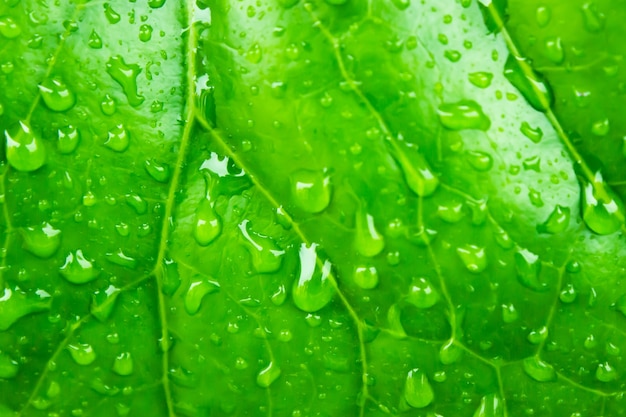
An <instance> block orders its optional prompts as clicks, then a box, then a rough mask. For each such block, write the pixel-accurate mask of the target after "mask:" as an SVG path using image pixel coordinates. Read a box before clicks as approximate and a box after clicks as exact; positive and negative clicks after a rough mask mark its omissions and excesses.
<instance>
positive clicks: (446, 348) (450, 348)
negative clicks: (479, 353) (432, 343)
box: [439, 339, 463, 365]
mask: <svg viewBox="0 0 626 417" xmlns="http://www.w3.org/2000/svg"><path fill="white" fill-rule="evenodd" d="M462 354H463V351H462V350H461V348H460V347H458V346H457V345H456V343H454V339H450V340H448V341H447V342H446V343H445V344H443V345H442V346H441V349H439V360H440V361H441V363H443V364H444V365H452V364H453V363H455V362H457V361H458V360H459V359H461V355H462Z"/></svg>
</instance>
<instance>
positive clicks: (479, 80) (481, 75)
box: [468, 72, 493, 88]
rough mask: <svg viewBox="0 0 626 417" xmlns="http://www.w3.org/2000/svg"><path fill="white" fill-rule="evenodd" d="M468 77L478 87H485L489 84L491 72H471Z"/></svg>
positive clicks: (491, 77) (491, 78)
mask: <svg viewBox="0 0 626 417" xmlns="http://www.w3.org/2000/svg"><path fill="white" fill-rule="evenodd" d="M468 79H469V82H470V83H472V84H473V85H475V86H476V87H478V88H487V87H489V86H490V85H491V81H492V80H493V74H492V73H490V72H472V73H471V74H469V75H468Z"/></svg>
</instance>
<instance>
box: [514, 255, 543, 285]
mask: <svg viewBox="0 0 626 417" xmlns="http://www.w3.org/2000/svg"><path fill="white" fill-rule="evenodd" d="M514 258H515V269H516V272H517V279H518V281H519V282H520V284H522V285H523V286H524V287H526V288H528V289H531V290H534V291H545V290H546V289H547V287H548V286H547V285H546V284H545V283H543V282H540V281H539V273H540V272H541V261H540V260H539V256H537V255H536V254H534V253H532V252H531V251H529V250H527V249H521V250H519V251H518V252H516V253H515V255H514Z"/></svg>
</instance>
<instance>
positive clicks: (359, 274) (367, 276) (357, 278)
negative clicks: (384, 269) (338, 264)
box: [353, 266, 378, 290]
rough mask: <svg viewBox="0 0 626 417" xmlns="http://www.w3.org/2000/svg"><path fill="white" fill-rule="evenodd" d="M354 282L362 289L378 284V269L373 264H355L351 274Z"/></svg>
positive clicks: (368, 288)
mask: <svg viewBox="0 0 626 417" xmlns="http://www.w3.org/2000/svg"><path fill="white" fill-rule="evenodd" d="M353 279H354V283H355V284H356V285H358V286H359V287H360V288H362V289H364V290H371V289H374V288H376V287H377V286H378V271H377V270H376V267H374V266H357V267H356V268H355V269H354V274H353Z"/></svg>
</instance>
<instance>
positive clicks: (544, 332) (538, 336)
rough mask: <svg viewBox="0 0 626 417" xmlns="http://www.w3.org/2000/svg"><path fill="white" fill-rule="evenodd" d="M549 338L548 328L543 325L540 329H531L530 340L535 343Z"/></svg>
mask: <svg viewBox="0 0 626 417" xmlns="http://www.w3.org/2000/svg"><path fill="white" fill-rule="evenodd" d="M547 338H548V328H547V327H546V326H542V327H540V328H539V329H535V330H531V331H530V333H529V334H528V337H527V339H528V341H529V342H530V343H532V344H533V345H538V344H540V343H542V342H544V341H545V340H546V339H547Z"/></svg>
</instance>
